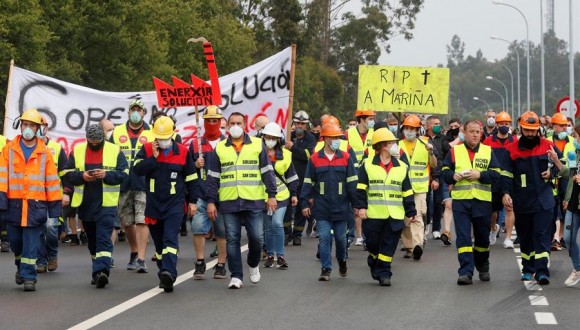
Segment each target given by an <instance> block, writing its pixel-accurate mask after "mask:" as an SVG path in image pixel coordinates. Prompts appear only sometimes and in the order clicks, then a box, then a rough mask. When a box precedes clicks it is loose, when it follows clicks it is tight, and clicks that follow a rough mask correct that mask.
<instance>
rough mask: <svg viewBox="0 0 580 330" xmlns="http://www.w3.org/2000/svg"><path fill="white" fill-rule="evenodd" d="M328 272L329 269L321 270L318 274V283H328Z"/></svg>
mask: <svg viewBox="0 0 580 330" xmlns="http://www.w3.org/2000/svg"><path fill="white" fill-rule="evenodd" d="M330 272H331V270H330V269H328V268H322V272H321V273H320V276H319V277H318V280H319V281H330Z"/></svg>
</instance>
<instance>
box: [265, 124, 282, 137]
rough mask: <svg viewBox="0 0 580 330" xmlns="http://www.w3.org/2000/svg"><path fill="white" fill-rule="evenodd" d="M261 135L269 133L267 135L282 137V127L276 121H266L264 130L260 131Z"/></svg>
mask: <svg viewBox="0 0 580 330" xmlns="http://www.w3.org/2000/svg"><path fill="white" fill-rule="evenodd" d="M262 135H269V136H274V137H277V138H281V137H282V129H281V128H280V126H279V125H278V124H276V123H267V124H266V126H264V130H263V131H262Z"/></svg>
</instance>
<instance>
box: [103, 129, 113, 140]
mask: <svg viewBox="0 0 580 330" xmlns="http://www.w3.org/2000/svg"><path fill="white" fill-rule="evenodd" d="M111 136H113V131H110V132H108V133H107V134H105V138H106V140H107V141H109V140H110V139H111Z"/></svg>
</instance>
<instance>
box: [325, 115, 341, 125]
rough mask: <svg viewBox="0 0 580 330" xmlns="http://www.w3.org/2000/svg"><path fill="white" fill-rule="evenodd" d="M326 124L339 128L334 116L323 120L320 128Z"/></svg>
mask: <svg viewBox="0 0 580 330" xmlns="http://www.w3.org/2000/svg"><path fill="white" fill-rule="evenodd" d="M326 124H333V125H336V126H340V122H339V121H338V118H336V117H335V116H331V115H329V116H328V117H326V118H324V121H323V122H322V126H324V125H326Z"/></svg>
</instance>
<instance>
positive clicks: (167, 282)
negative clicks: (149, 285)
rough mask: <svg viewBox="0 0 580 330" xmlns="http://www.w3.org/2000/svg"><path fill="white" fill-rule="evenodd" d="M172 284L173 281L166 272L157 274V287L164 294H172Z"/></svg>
mask: <svg viewBox="0 0 580 330" xmlns="http://www.w3.org/2000/svg"><path fill="white" fill-rule="evenodd" d="M173 282H175V279H174V278H173V276H172V275H171V273H169V272H168V271H163V272H161V273H160V274H159V287H160V288H162V289H163V291H165V292H173Z"/></svg>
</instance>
